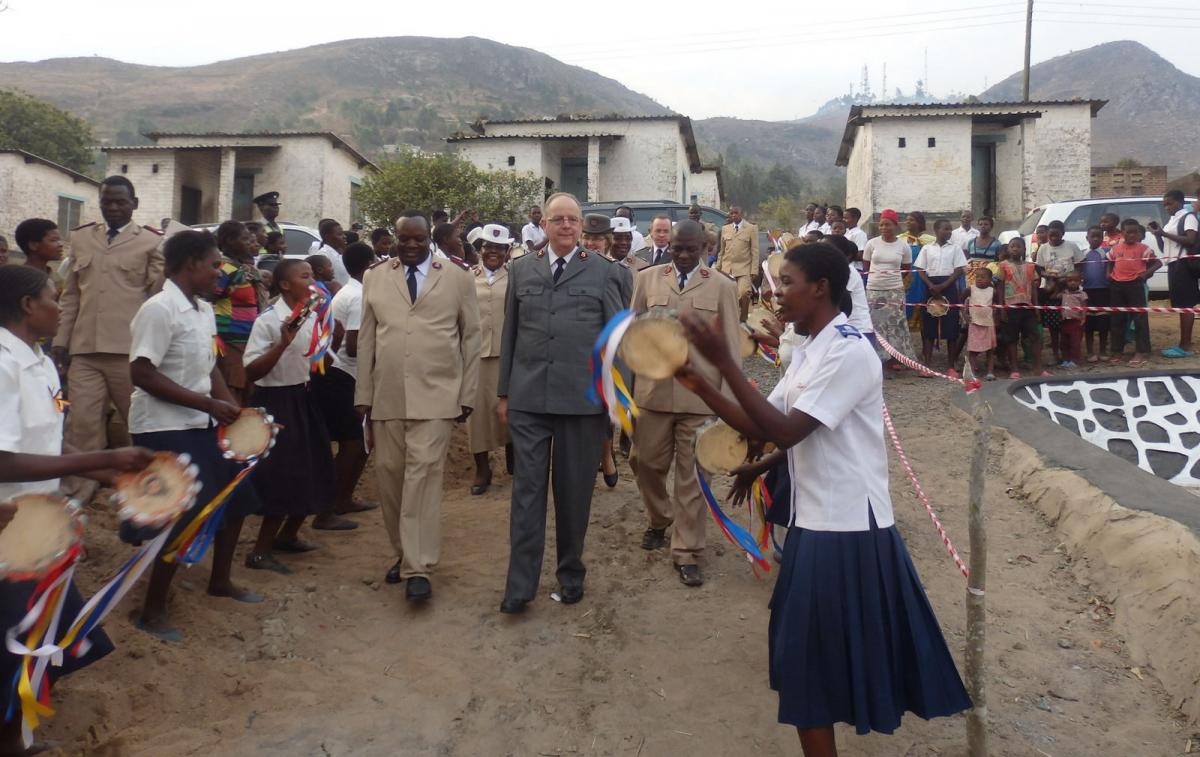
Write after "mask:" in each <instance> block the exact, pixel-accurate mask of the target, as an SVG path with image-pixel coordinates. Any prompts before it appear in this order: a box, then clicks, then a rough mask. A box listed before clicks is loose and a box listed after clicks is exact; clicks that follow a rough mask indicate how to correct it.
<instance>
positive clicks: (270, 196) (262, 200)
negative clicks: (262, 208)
mask: <svg viewBox="0 0 1200 757" xmlns="http://www.w3.org/2000/svg"><path fill="white" fill-rule="evenodd" d="M272 203H274V204H276V205H278V204H279V193H278V192H263V193H262V194H260V195H259V196H258V197H255V198H254V204H255V205H270V204H272Z"/></svg>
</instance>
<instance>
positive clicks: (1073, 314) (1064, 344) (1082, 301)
mask: <svg viewBox="0 0 1200 757" xmlns="http://www.w3.org/2000/svg"><path fill="white" fill-rule="evenodd" d="M1082 281H1083V280H1082V279H1081V278H1080V276H1079V272H1078V271H1071V272H1070V273H1068V274H1067V276H1066V279H1065V280H1064V286H1065V288H1064V289H1063V290H1062V293H1061V294H1060V295H1059V298H1058V299H1059V302H1061V303H1062V306H1063V311H1062V326H1061V327H1060V330H1059V346H1058V351H1059V354H1061V355H1062V362H1061V363H1059V366H1058V367H1059V368H1078V367H1079V363H1080V361H1081V360H1082V359H1083V358H1082V357H1081V356H1080V349H1079V348H1080V346H1081V345H1082V343H1083V319H1084V317H1085V316H1086V315H1087V310H1086V309H1085V308H1086V307H1087V304H1088V296H1087V293H1086V292H1084V291H1083V286H1082Z"/></svg>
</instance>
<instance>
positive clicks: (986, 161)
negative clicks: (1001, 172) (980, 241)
mask: <svg viewBox="0 0 1200 757" xmlns="http://www.w3.org/2000/svg"><path fill="white" fill-rule="evenodd" d="M995 206H996V145H994V144H991V143H984V144H980V143H978V142H973V143H972V144H971V212H972V213H974V214H975V217H976V218H979V217H980V216H990V215H995V212H994V211H995Z"/></svg>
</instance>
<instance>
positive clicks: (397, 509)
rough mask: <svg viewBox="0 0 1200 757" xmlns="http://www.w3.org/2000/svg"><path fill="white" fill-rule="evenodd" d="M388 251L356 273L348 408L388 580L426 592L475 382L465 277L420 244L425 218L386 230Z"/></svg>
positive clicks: (471, 286)
mask: <svg viewBox="0 0 1200 757" xmlns="http://www.w3.org/2000/svg"><path fill="white" fill-rule="evenodd" d="M395 254H396V257H395V259H394V260H392V261H390V262H386V263H383V264H381V265H378V266H376V267H374V268H372V269H371V270H369V271H368V272H367V274H366V276H365V277H363V301H362V325H361V327H360V328H359V331H358V385H357V387H356V389H355V394H354V404H355V406H356V408H357V410H358V412H359V415H360V416H363V417H365V418H368V419H370V422H371V429H372V431H373V432H374V436H375V469H376V472H377V473H378V475H379V493H380V498H381V499H382V501H383V523H384V527H385V528H386V529H387V532H388V536H389V537H390V538H391V540H392V549H393V550H395V553H396V558H397V559H396V564H395V565H393V566H392V568H391V569H390V570H389V571H388V573H387V577H386V580H387V582H388V583H399V582H400V581H402V580H407V581H408V585H407V586H406V587H405V596H406V597H407V598H408V599H409V601H413V602H421V601H425V600H427V599H429V598H430V597H431V596H433V587H432V586H431V585H430V583H429V573H430V571H432V570H433V567H434V566H435V565H436V564H437V562H438V558H439V557H440V556H441V541H442V530H441V505H442V478H443V470H444V465H445V460H446V448H447V446H448V445H449V443H450V433H451V431H452V430H453V428H454V423H455V422H462V421H465V420H466V419H467V416H469V415H470V414H471V409H472V407H474V405H475V401H476V400H475V393H476V392H477V391H478V387H479V353H480V331H479V305H478V303H477V302H476V299H475V276H474V275H473V274H472V273H471V272H470V271H468V270H465V269H463V268H460V267H459V266H458V265H456V264H454V263H452V262H450V261H447V260H435V259H433V257H432V256H431V254H430V249H429V223H428V221H426V220H425V218H424V217H423V216H409V217H406V218H404V219H403V220H402V221H401V222H400V223H399V224H397V226H396V248H395Z"/></svg>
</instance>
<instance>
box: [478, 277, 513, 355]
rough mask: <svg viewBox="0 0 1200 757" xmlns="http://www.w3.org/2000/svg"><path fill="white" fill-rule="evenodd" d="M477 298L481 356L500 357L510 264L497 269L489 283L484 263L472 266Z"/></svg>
mask: <svg viewBox="0 0 1200 757" xmlns="http://www.w3.org/2000/svg"><path fill="white" fill-rule="evenodd" d="M471 273H472V274H474V276H475V299H476V300H477V301H478V302H479V331H480V335H481V340H482V344H483V347H482V349H481V351H480V353H479V357H481V358H482V357H500V337H501V336H503V335H504V297H505V295H506V294H507V292H508V266H507V265H502V266H500V267H499V268H498V269H496V273H495V275H494V277H493V278H492V283H490V284H489V283H488V280H487V270H486V269H485V268H484V266H483V264H482V263H480V264H479V265H476V266H472V268H471Z"/></svg>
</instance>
